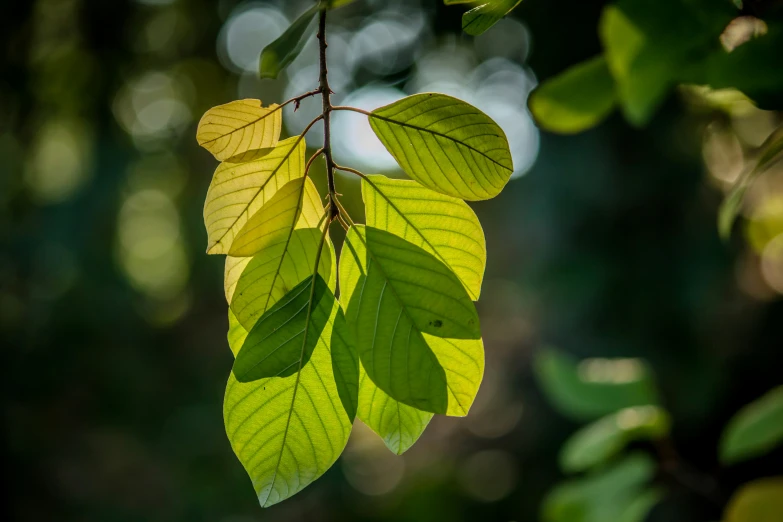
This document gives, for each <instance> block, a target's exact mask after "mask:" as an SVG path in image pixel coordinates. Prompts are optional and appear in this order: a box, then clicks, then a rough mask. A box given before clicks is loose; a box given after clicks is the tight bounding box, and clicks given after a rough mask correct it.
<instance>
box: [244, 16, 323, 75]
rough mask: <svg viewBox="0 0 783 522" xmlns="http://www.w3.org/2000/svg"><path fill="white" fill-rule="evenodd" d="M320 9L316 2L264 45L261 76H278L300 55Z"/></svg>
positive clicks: (260, 66)
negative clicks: (275, 38) (281, 32)
mask: <svg viewBox="0 0 783 522" xmlns="http://www.w3.org/2000/svg"><path fill="white" fill-rule="evenodd" d="M318 11H319V6H318V4H314V5H313V6H312V7H310V9H308V10H307V11H305V12H304V13H302V14H301V15H300V16H299V18H297V19H296V20H294V23H292V24H291V25H290V26H289V27H288V29H286V30H285V32H284V33H283V34H281V35H280V36H279V37H278V38H277V40H275V41H274V42H272V43H271V44H269V45H267V46H266V47H264V50H263V51H261V59H260V61H259V67H258V73H259V76H260V77H261V78H277V75H278V74H280V71H282V70H283V69H285V68H286V67H288V65H290V63H291V62H293V61H294V60H295V59H296V57H297V56H299V53H301V52H302V49H303V48H304V46H305V44H306V43H307V37H308V36H309V34H308V33H309V32H310V29H311V28H312V25H313V21H314V20H315V15H316V14H317V13H318Z"/></svg>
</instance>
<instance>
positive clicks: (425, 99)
mask: <svg viewBox="0 0 783 522" xmlns="http://www.w3.org/2000/svg"><path fill="white" fill-rule="evenodd" d="M370 125H371V126H372V128H373V130H374V131H375V134H376V135H377V136H378V138H379V139H380V140H381V142H382V143H383V145H384V146H385V147H386V148H387V149H388V151H389V152H390V153H391V155H392V156H394V159H396V160H397V163H399V164H400V166H401V167H402V169H403V170H404V171H405V172H406V173H407V174H408V175H409V176H410V177H412V178H413V179H415V180H416V181H418V182H419V183H421V184H422V185H424V186H426V187H429V188H431V189H432V190H434V191H436V192H440V193H442V194H446V195H449V196H454V197H457V198H461V199H467V200H472V201H475V200H482V199H489V198H492V197H495V196H497V195H498V194H499V193H500V191H501V190H503V187H505V186H506V183H507V182H508V180H509V178H510V177H511V174H512V173H513V171H514V166H513V162H512V160H511V151H510V150H509V147H508V140H506V135H505V133H504V132H503V129H501V128H500V127H499V126H498V124H497V123H495V122H494V121H493V120H492V118H490V117H489V116H487V115H486V114H484V113H483V112H481V111H480V110H478V109H477V108H475V107H473V106H472V105H470V104H468V103H465V102H464V101H462V100H458V99H456V98H452V97H451V96H446V95H445V94H437V93H424V94H414V95H413V96H408V97H407V98H403V99H402V100H399V101H396V102H394V103H392V104H389V105H386V106H384V107H381V108H379V109H376V110H374V111H373V112H372V113H371V114H370Z"/></svg>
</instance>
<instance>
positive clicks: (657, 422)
mask: <svg viewBox="0 0 783 522" xmlns="http://www.w3.org/2000/svg"><path fill="white" fill-rule="evenodd" d="M670 426H671V419H670V417H669V414H668V413H667V412H666V411H665V410H663V409H662V408H659V407H657V406H635V407H632V408H625V409H623V410H620V411H618V412H617V413H613V414H611V415H608V416H606V417H604V418H602V419H599V420H597V421H595V422H593V423H592V424H589V425H587V426H585V427H584V428H582V429H580V430H579V431H577V432H576V433H575V434H574V435H572V436H571V438H570V439H568V441H566V443H565V445H564V446H563V448H562V450H561V451H560V466H561V467H562V468H563V471H565V472H567V473H576V472H579V471H585V470H587V469H590V468H592V467H594V466H596V465H598V464H601V463H603V462H606V461H608V460H609V459H611V458H612V457H614V456H615V455H617V454H618V453H620V452H621V451H622V450H623V448H625V446H626V445H628V444H629V443H630V442H633V441H636V440H650V439H660V438H662V437H664V436H666V435H667V434H668V433H669V428H670Z"/></svg>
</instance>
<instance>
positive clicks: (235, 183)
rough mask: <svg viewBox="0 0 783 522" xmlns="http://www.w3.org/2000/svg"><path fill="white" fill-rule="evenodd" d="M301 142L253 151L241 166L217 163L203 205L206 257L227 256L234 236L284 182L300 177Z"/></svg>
mask: <svg viewBox="0 0 783 522" xmlns="http://www.w3.org/2000/svg"><path fill="white" fill-rule="evenodd" d="M304 153H305V140H304V139H303V138H301V137H299V136H294V137H291V138H288V139H287V140H283V141H281V142H279V143H278V144H277V145H276V146H275V147H274V148H271V149H261V150H259V151H255V152H254V153H253V154H252V156H251V157H250V158H249V159H248V160H247V161H245V162H243V163H230V162H224V163H221V164H220V165H219V166H218V168H217V170H215V174H214V176H213V177H212V183H210V185H209V190H208V191H207V199H206V203H205V204H204V224H205V226H206V228H207V235H208V246H207V253H208V254H228V253H229V250H230V249H231V245H232V243H233V242H234V238H235V237H236V235H237V233H238V232H239V231H240V230H241V229H242V227H244V226H245V223H247V221H248V220H249V219H250V218H251V217H252V216H253V215H254V214H255V213H256V212H258V210H259V209H260V208H261V207H262V206H263V205H264V204H265V203H266V202H267V201H269V200H270V199H271V198H272V197H273V196H274V194H275V193H276V192H277V190H278V189H279V188H280V187H282V186H283V185H285V184H286V183H287V182H289V181H291V180H293V179H296V178H301V177H302V176H304Z"/></svg>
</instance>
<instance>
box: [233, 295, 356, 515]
mask: <svg viewBox="0 0 783 522" xmlns="http://www.w3.org/2000/svg"><path fill="white" fill-rule="evenodd" d="M332 303H333V306H332V308H331V311H330V312H329V311H326V310H321V311H322V312H326V314H327V315H328V317H329V320H328V321H327V323H326V325H325V327H324V329H323V331H322V332H321V337H319V338H318V342H317V343H316V345H315V347H314V349H313V351H312V354H311V356H310V358H309V360H308V361H307V362H306V364H302V368H301V371H299V372H296V373H293V374H291V375H288V376H286V377H282V376H279V377H268V378H264V379H260V380H257V381H253V382H249V383H241V382H238V381H237V380H236V378H235V376H234V375H233V374H231V375H230V377H229V380H228V385H227V387H226V395H225V399H224V402H223V418H224V421H225V425H226V433H227V434H228V438H229V440H230V441H231V447H232V448H233V450H234V452H235V453H236V455H237V457H238V458H239V460H240V462H242V465H243V466H244V467H245V469H246V470H247V472H248V474H249V475H250V478H251V480H252V482H253V487H254V489H255V491H256V493H257V495H258V499H259V502H260V504H261V506H263V507H268V506H271V505H273V504H276V503H278V502H280V501H282V500H285V499H286V498H288V497H290V496H292V495H294V494H296V493H297V492H299V491H301V490H302V489H303V488H304V487H306V486H307V485H308V484H310V483H312V482H313V481H315V480H316V479H317V478H318V477H319V476H321V475H322V474H323V473H324V472H325V471H326V470H327V469H329V467H331V465H332V464H334V462H335V461H336V460H337V458H338V457H339V456H340V453H342V450H343V448H344V447H345V444H346V442H347V441H348V436H349V434H350V432H351V426H352V423H353V413H352V411H351V407H350V401H351V400H353V401H354V404H355V401H356V398H355V397H353V398H352V399H351V398H349V399H348V400H347V403H346V399H345V398H344V396H343V393H342V392H341V390H347V391H348V393H350V390H356V387H357V380H358V366H357V365H356V359H355V356H352V354H351V353H350V351H349V350H348V347H347V345H345V344H344V343H343V341H342V339H343V338H344V336H345V335H346V332H344V331H341V328H344V327H345V323H344V322H342V323H340V322H339V321H336V320H335V318H336V317H337V314H338V312H339V306H338V305H337V303H336V301H332ZM319 313H320V312H319ZM235 324H236V323H235ZM237 328H241V325H239V326H237ZM239 353H240V355H241V354H242V351H240V352H239ZM352 361H353V362H352ZM354 393H355V392H354ZM346 404H347V405H346ZM354 411H355V410H354Z"/></svg>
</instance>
